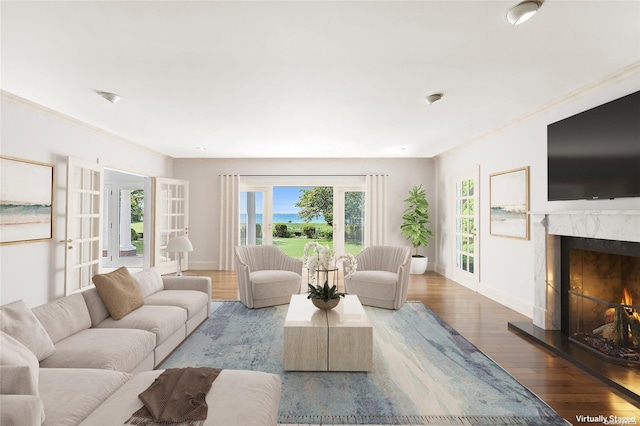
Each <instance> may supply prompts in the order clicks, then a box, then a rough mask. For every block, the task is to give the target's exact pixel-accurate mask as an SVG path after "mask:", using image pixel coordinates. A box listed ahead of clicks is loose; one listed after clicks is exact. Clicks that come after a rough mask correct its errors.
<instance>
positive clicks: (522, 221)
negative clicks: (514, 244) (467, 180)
mask: <svg viewBox="0 0 640 426" xmlns="http://www.w3.org/2000/svg"><path fill="white" fill-rule="evenodd" d="M489 199H490V221H489V223H490V230H489V233H490V235H495V236H498V237H507V238H517V239H521V240H528V239H529V166H526V167H521V168H518V169H512V170H507V171H504V172H500V173H494V174H492V175H490V176H489Z"/></svg>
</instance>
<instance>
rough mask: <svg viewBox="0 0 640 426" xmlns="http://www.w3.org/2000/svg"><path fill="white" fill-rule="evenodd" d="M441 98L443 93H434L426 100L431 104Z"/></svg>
mask: <svg viewBox="0 0 640 426" xmlns="http://www.w3.org/2000/svg"><path fill="white" fill-rule="evenodd" d="M440 99H442V93H434V94H433V95H429V96H427V97H426V98H425V99H424V100H425V101H427V103H428V104H429V105H431V104H432V103H434V102H438V101H439V100H440Z"/></svg>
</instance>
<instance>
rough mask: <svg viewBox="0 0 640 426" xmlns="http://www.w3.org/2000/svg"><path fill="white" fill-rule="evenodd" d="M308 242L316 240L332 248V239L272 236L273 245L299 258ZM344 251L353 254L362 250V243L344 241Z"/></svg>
mask: <svg viewBox="0 0 640 426" xmlns="http://www.w3.org/2000/svg"><path fill="white" fill-rule="evenodd" d="M309 242H317V243H320V244H322V245H323V246H326V245H328V246H329V247H331V248H333V240H328V239H311V238H305V237H296V238H277V237H273V245H274V246H276V247H278V248H279V249H281V250H282V251H283V252H285V253H286V254H288V255H289V256H291V257H296V258H300V259H301V258H302V256H304V246H305V245H306V244H307V243H309ZM345 251H346V252H347V253H350V254H353V255H354V256H355V255H357V254H358V253H360V252H361V251H362V245H360V244H353V243H345ZM334 254H336V255H339V254H342V253H334Z"/></svg>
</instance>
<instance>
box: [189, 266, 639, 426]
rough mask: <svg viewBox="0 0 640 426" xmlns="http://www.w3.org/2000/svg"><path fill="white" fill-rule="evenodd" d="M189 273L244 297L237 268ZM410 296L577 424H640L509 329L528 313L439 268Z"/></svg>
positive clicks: (632, 408) (627, 402)
mask: <svg viewBox="0 0 640 426" xmlns="http://www.w3.org/2000/svg"><path fill="white" fill-rule="evenodd" d="M185 275H200V276H209V277H211V279H212V291H213V295H212V298H213V300H238V299H239V295H238V285H237V278H236V274H235V272H230V271H188V272H187V273H185ZM340 285H341V284H340ZM408 300H418V301H421V302H422V303H424V304H425V305H426V306H427V307H428V308H429V309H431V310H432V311H433V312H435V313H436V314H437V315H438V316H440V317H441V318H442V319H444V320H445V321H446V322H448V323H449V324H450V325H451V326H452V327H453V328H455V329H456V330H457V331H458V332H459V333H460V334H461V335H463V336H464V337H465V338H466V339H467V340H469V341H470V342H471V343H473V344H474V345H476V346H477V347H478V348H479V349H480V350H482V351H483V352H484V353H485V354H486V355H487V356H489V357H490V358H491V359H493V360H494V361H495V362H496V363H498V364H499V365H500V366H502V368H504V369H505V370H506V371H508V372H509V373H510V374H511V375H512V376H513V377H515V378H516V379H518V380H519V381H520V382H521V383H522V384H523V385H525V386H526V387H527V388H529V389H530V390H531V391H532V392H534V393H535V394H536V395H538V396H539V397H540V398H542V399H543V400H544V401H545V402H546V403H547V404H548V405H549V406H551V407H552V408H553V409H554V410H555V411H556V412H558V413H559V414H560V415H561V416H562V417H563V418H565V419H566V420H568V421H569V422H571V423H572V424H574V425H579V424H594V423H581V422H578V421H577V419H576V416H579V415H589V416H593V417H597V416H601V415H602V416H606V417H609V416H617V417H634V416H635V419H636V422H637V423H638V424H640V406H638V404H637V403H636V402H635V401H634V400H633V399H631V398H629V397H627V396H625V395H623V394H621V393H620V392H618V391H616V390H615V389H612V388H611V387H609V386H608V385H606V384H605V383H603V382H602V381H600V380H598V379H596V378H594V377H592V376H590V375H589V374H587V373H585V372H584V371H583V370H581V369H580V368H578V367H575V366H574V365H572V364H571V363H570V362H568V361H566V360H564V359H562V358H560V357H558V356H556V355H554V354H552V353H551V352H549V351H547V350H545V349H543V348H542V347H540V346H538V345H536V344H534V343H531V342H530V341H529V340H527V339H525V338H523V337H521V336H519V335H518V334H516V333H514V332H511V331H509V330H508V329H507V323H508V322H509V321H529V319H528V318H527V317H525V316H523V315H521V314H519V313H517V312H515V311H513V310H511V309H509V308H506V307H504V306H502V305H500V304H499V303H497V302H494V301H492V300H491V299H488V298H486V297H484V296H482V295H479V294H478V293H476V292H474V291H472V290H470V289H468V288H466V287H464V286H462V285H460V284H457V283H456V282H454V281H451V280H449V279H447V278H445V277H443V276H441V275H438V274H435V273H433V272H427V273H426V274H425V275H421V276H418V275H411V278H410V284H409V293H408ZM595 424H602V423H595Z"/></svg>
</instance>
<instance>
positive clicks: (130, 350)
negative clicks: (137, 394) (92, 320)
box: [40, 328, 156, 372]
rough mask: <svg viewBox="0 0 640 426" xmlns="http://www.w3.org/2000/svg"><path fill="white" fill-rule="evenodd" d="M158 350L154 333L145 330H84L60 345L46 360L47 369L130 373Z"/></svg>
mask: <svg viewBox="0 0 640 426" xmlns="http://www.w3.org/2000/svg"><path fill="white" fill-rule="evenodd" d="M155 346H156V339H155V335H154V334H153V333H150V332H148V331H144V330H120V329H96V328H89V329H86V330H82V331H80V332H78V333H76V334H74V335H73V336H69V337H67V338H66V339H64V340H62V341H60V342H58V343H56V352H55V353H54V354H53V355H51V356H50V357H49V358H47V359H44V360H42V362H41V363H40V367H44V368H54V367H55V368H65V367H67V368H100V369H104V370H116V371H123V372H129V371H132V370H133V369H134V368H135V367H136V366H137V365H138V364H140V363H141V362H142V361H144V360H145V359H146V358H147V356H149V354H150V353H152V352H153V350H154V348H155Z"/></svg>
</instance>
